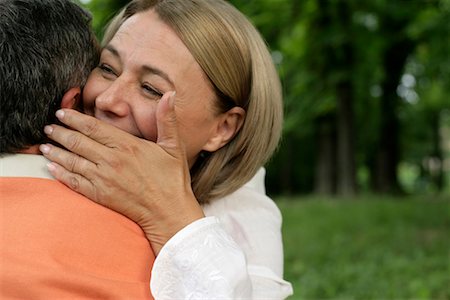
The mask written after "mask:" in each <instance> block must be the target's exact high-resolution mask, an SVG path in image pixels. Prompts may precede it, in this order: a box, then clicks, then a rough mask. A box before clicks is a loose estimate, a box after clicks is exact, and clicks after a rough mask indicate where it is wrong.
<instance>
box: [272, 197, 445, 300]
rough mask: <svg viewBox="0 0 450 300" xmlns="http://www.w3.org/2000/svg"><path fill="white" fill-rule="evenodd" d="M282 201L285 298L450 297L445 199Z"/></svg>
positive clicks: (280, 202) (290, 199)
mask: <svg viewBox="0 0 450 300" xmlns="http://www.w3.org/2000/svg"><path fill="white" fill-rule="evenodd" d="M301 198H302V197H299V198H279V199H278V205H279V206H280V209H281V210H282V213H283V216H284V227H283V234H284V244H285V277H286V278H287V279H288V280H289V281H291V282H292V283H293V286H294V296H293V297H291V298H290V299H450V290H449V286H450V285H449V283H450V280H449V249H450V243H449V236H450V230H449V226H450V216H449V202H448V200H444V199H436V198H434V199H419V198H414V199H412V198H411V199H402V198H400V199H396V198H383V199H378V198H376V197H370V196H368V197H366V199H360V200H351V201H350V200H327V199H325V198H323V199H320V198H319V197H313V198H312V197H306V198H305V201H297V200H301Z"/></svg>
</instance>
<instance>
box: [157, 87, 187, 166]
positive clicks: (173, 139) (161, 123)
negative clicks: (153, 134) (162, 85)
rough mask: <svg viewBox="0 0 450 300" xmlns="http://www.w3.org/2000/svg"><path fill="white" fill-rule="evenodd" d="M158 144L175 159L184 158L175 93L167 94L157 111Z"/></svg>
mask: <svg viewBox="0 0 450 300" xmlns="http://www.w3.org/2000/svg"><path fill="white" fill-rule="evenodd" d="M156 121H157V127H158V140H157V144H158V145H160V146H161V147H162V148H164V150H166V151H167V152H168V153H169V154H171V155H172V156H174V157H178V158H184V151H183V150H184V149H183V148H182V143H181V140H180V137H179V135H178V122H177V116H176V113H175V92H168V93H165V94H164V96H163V97H162V98H161V100H160V102H159V105H158V108H157V111H156Z"/></svg>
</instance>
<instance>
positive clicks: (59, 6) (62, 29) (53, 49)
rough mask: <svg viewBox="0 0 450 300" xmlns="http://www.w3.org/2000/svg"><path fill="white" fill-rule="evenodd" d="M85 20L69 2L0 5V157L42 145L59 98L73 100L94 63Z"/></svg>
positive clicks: (24, 0) (14, 0) (5, 1)
mask: <svg viewBox="0 0 450 300" xmlns="http://www.w3.org/2000/svg"><path fill="white" fill-rule="evenodd" d="M90 21H91V17H90V15H89V14H88V13H87V12H86V11H84V10H83V9H82V8H80V7H79V6H77V5H76V4H74V3H72V2H71V1H69V0H1V1H0V101H1V109H0V153H14V152H18V151H20V150H23V149H26V148H28V147H29V146H32V145H36V144H39V143H42V142H44V141H45V135H44V133H43V128H44V125H46V124H49V123H52V122H55V119H54V114H55V111H56V110H57V109H58V108H59V107H60V105H61V100H62V99H63V96H65V95H66V93H67V92H68V91H71V92H72V93H68V95H66V99H67V100H68V101H72V100H76V98H77V97H78V96H79V92H77V90H78V88H79V87H81V86H83V85H84V83H85V81H86V79H87V77H88V75H89V73H90V71H91V70H92V69H93V68H94V67H95V66H96V64H97V62H98V50H99V49H98V46H97V42H96V40H95V36H94V34H93V32H92V31H91V27H90ZM74 87H76V89H72V88H74ZM69 98H70V99H69Z"/></svg>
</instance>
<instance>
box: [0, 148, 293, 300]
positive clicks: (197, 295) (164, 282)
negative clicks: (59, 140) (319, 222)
mask: <svg viewBox="0 0 450 300" xmlns="http://www.w3.org/2000/svg"><path fill="white" fill-rule="evenodd" d="M47 162H48V161H47V160H46V159H45V158H44V157H43V156H40V155H29V154H16V155H8V156H5V157H0V176H16V177H23V176H26V177H44V178H51V175H50V174H49V173H48V172H47V171H46V163H47ZM203 209H204V212H205V215H206V216H207V217H206V218H203V219H201V220H198V221H196V222H193V223H192V224H190V225H188V226H186V227H185V228H184V229H182V230H181V231H179V232H178V233H177V234H176V235H175V236H173V237H172V238H171V239H170V240H169V241H168V242H167V243H166V245H164V247H163V248H162V249H161V251H160V253H159V255H158V256H157V258H156V260H155V263H154V266H153V270H152V277H151V278H152V279H151V283H150V286H151V291H152V294H153V296H154V298H155V299H156V300H163V299H285V298H286V297H288V296H289V295H292V286H291V284H290V283H289V282H287V281H285V280H283V246H282V239H281V214H280V211H279V210H278V208H277V206H276V205H275V203H274V202H273V201H272V200H271V199H270V198H268V197H267V196H266V195H265V191H264V169H261V170H260V172H258V174H257V175H256V176H255V177H254V178H253V179H252V180H251V181H250V182H249V183H247V184H246V185H245V186H244V187H242V188H240V189H239V190H237V191H236V192H235V193H233V194H231V195H229V196H227V197H224V198H222V199H217V200H216V201H213V202H212V203H210V204H208V205H205V206H204V207H203Z"/></svg>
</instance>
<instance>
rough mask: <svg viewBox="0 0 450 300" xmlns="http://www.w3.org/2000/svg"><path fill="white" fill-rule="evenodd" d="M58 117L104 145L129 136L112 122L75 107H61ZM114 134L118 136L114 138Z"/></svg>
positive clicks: (57, 113)
mask: <svg viewBox="0 0 450 300" xmlns="http://www.w3.org/2000/svg"><path fill="white" fill-rule="evenodd" d="M56 117H57V118H58V119H59V120H60V121H61V122H62V123H64V124H65V125H67V126H69V127H70V128H73V129H75V130H77V131H79V132H81V133H82V134H84V135H85V136H88V137H90V138H91V139H93V140H95V141H97V142H98V143H100V144H102V145H110V144H112V143H114V141H117V140H122V139H123V138H126V137H127V136H128V134H126V133H125V132H123V131H122V130H120V129H118V128H116V127H114V126H112V125H110V124H107V123H105V122H101V121H99V120H97V119H96V118H94V117H91V116H88V115H85V114H82V113H80V112H78V111H76V110H73V109H60V110H58V111H57V112H56ZM112 136H117V137H118V138H114V139H113V138H112Z"/></svg>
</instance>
